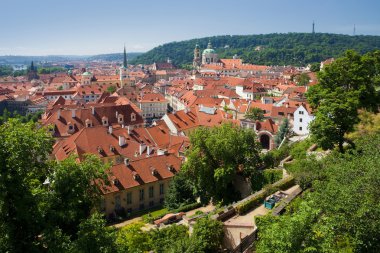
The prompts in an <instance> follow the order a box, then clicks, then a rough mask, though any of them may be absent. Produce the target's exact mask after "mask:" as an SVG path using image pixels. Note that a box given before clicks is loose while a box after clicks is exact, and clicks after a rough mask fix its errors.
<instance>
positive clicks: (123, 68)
mask: <svg viewBox="0 0 380 253" xmlns="http://www.w3.org/2000/svg"><path fill="white" fill-rule="evenodd" d="M119 70H120V71H119V72H120V73H119V74H120V85H121V87H123V86H124V85H125V84H126V82H125V81H126V80H125V79H127V77H128V60H127V52H126V51H125V45H124V55H123V66H121V67H120V69H119Z"/></svg>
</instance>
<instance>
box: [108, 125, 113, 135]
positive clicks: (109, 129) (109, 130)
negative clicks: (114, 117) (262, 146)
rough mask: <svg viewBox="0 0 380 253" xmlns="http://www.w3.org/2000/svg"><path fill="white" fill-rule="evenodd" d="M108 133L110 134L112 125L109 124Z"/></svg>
mask: <svg viewBox="0 0 380 253" xmlns="http://www.w3.org/2000/svg"><path fill="white" fill-rule="evenodd" d="M108 133H109V134H112V126H109V127H108Z"/></svg>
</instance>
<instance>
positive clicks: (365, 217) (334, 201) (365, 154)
mask: <svg viewBox="0 0 380 253" xmlns="http://www.w3.org/2000/svg"><path fill="white" fill-rule="evenodd" d="M379 143H380V132H378V131H377V133H373V134H372V135H368V136H364V137H361V138H359V139H357V141H356V143H355V144H356V149H350V150H349V152H346V153H345V154H340V153H337V152H334V153H333V154H332V155H330V156H328V157H327V158H325V159H323V160H321V161H316V160H315V159H303V160H300V163H298V164H295V165H294V166H292V167H291V171H292V172H293V173H294V175H295V177H296V179H297V180H300V179H301V180H302V181H303V182H304V183H305V184H304V185H308V186H309V187H311V191H307V192H306V193H305V194H304V195H303V197H302V198H300V199H298V200H297V201H295V202H294V204H292V205H291V206H290V208H289V209H288V212H287V213H286V214H285V215H283V216H280V217H276V218H274V217H272V216H270V215H268V216H265V217H263V218H260V219H258V221H257V224H258V229H259V241H258V243H257V244H256V246H257V247H256V249H257V252H379V249H380V241H379V238H380V220H379V217H380V202H379V201H378V200H379V197H380V195H379V191H378V185H379V182H380V166H379V164H380V146H379Z"/></svg>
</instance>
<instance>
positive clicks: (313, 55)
mask: <svg viewBox="0 0 380 253" xmlns="http://www.w3.org/2000/svg"><path fill="white" fill-rule="evenodd" d="M209 40H210V41H211V43H212V45H213V47H214V49H216V51H217V53H219V57H220V58H232V56H233V55H235V54H237V55H238V56H239V57H240V58H242V59H243V60H244V62H247V63H253V64H263V65H289V64H292V65H296V66H299V65H305V64H308V63H314V62H320V61H323V60H325V59H327V58H331V57H339V56H341V55H342V53H343V52H344V51H346V50H347V49H354V50H356V51H358V52H360V53H366V52H368V51H372V50H374V49H380V36H369V35H365V36H364V35H360V36H349V35H341V34H327V33H316V34H312V33H287V34H277V33H275V34H260V35H233V36H231V35H224V36H215V37H206V38H200V39H192V40H186V41H180V42H171V43H167V44H164V45H160V46H158V47H155V48H153V49H152V50H150V51H148V52H146V53H145V54H142V55H140V56H138V57H136V58H135V60H133V61H132V63H144V64H151V63H153V62H160V61H165V60H166V59H167V57H169V58H170V59H172V61H173V63H174V64H175V65H177V66H182V65H187V64H191V62H192V59H193V50H194V47H195V44H196V43H198V44H199V46H200V48H201V49H202V50H203V49H205V48H206V47H207V43H208V41H209Z"/></svg>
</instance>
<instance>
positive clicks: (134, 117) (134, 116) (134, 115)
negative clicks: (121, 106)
mask: <svg viewBox="0 0 380 253" xmlns="http://www.w3.org/2000/svg"><path fill="white" fill-rule="evenodd" d="M131 121H136V114H135V113H132V114H131Z"/></svg>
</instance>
